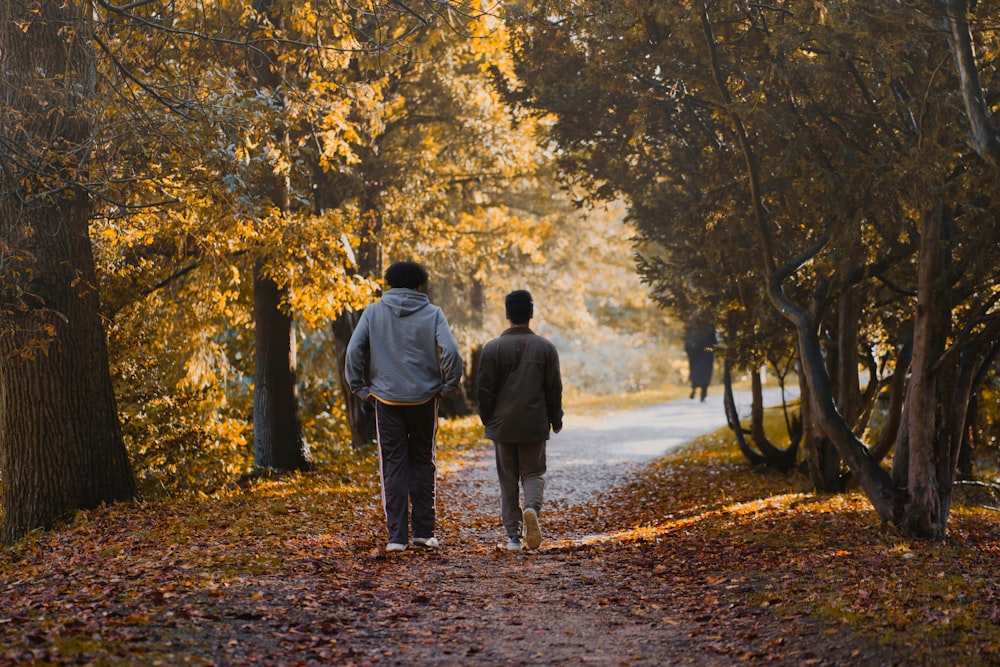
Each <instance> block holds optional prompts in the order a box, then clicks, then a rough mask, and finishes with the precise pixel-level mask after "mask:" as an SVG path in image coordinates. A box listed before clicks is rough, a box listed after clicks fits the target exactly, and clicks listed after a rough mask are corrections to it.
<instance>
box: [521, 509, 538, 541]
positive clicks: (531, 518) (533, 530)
mask: <svg viewBox="0 0 1000 667" xmlns="http://www.w3.org/2000/svg"><path fill="white" fill-rule="evenodd" d="M524 541H525V542H526V543H527V544H528V548H529V549H537V548H538V546H539V545H540V544H541V543H542V529H541V528H540V527H539V526H538V512H536V511H535V509H534V508H533V507H527V508H525V510H524Z"/></svg>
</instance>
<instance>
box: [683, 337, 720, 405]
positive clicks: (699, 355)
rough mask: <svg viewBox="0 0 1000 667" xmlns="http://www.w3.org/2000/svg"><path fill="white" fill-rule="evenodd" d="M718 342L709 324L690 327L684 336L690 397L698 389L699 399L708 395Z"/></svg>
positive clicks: (703, 398)
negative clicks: (699, 392)
mask: <svg viewBox="0 0 1000 667" xmlns="http://www.w3.org/2000/svg"><path fill="white" fill-rule="evenodd" d="M718 342H719V339H718V338H717V337H716V335H715V328H714V327H711V326H701V327H698V326H695V327H692V328H691V329H690V330H689V331H688V334H687V336H686V337H685V338H684V351H685V352H687V357H688V366H689V367H690V372H689V375H690V380H691V398H694V395H695V393H696V392H697V391H698V390H699V389H700V390H701V400H703V401H704V400H705V397H706V396H708V385H709V384H711V383H712V370H713V369H714V367H715V352H714V348H715V346H716V345H717V344H718Z"/></svg>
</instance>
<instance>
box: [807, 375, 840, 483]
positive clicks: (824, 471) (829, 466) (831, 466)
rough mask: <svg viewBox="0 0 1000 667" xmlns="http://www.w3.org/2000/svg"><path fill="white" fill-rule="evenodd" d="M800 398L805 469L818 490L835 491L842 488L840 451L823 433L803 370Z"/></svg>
mask: <svg viewBox="0 0 1000 667" xmlns="http://www.w3.org/2000/svg"><path fill="white" fill-rule="evenodd" d="M799 396H800V398H799V400H800V402H801V404H802V443H803V448H804V450H805V456H806V470H808V471H809V481H810V482H812V484H813V486H815V487H816V490H817V491H821V492H823V493H836V492H838V491H842V490H843V486H844V483H843V480H842V479H841V475H840V462H841V459H840V454H838V453H837V449H836V448H835V447H834V446H833V443H831V442H830V439H829V438H827V437H826V436H824V435H823V429H822V428H820V425H819V423H818V421H817V419H816V413H817V408H816V404H815V403H814V402H813V396H812V391H811V390H810V389H809V381H808V379H807V378H806V376H805V373H800V374H799Z"/></svg>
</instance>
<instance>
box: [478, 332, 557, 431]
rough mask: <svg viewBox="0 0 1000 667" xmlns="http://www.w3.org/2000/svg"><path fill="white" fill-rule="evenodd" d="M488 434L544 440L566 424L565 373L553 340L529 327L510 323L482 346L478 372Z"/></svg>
mask: <svg viewBox="0 0 1000 667" xmlns="http://www.w3.org/2000/svg"><path fill="white" fill-rule="evenodd" d="M477 386H478V398H479V417H480V419H481V420H482V422H483V424H485V425H486V437H487V438H489V439H491V440H496V441H499V442H542V441H544V440H547V439H548V437H549V428H550V427H551V428H553V429H554V430H557V431H558V430H560V429H561V428H562V418H563V409H562V377H561V376H560V373H559V353H558V352H556V348H555V345H553V344H552V343H550V342H549V341H548V340H546V339H545V338H542V337H541V336H539V335H537V334H535V333H534V332H533V331H532V330H531V329H529V328H528V327H511V328H510V329H507V330H506V331H504V332H503V333H502V334H501V335H500V336H499V337H498V338H494V339H493V340H491V341H490V342H488V343H487V344H486V345H485V346H483V351H482V355H481V357H480V361H479V375H478V376H477Z"/></svg>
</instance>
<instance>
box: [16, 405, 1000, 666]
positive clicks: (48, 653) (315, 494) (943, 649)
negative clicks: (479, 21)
mask: <svg viewBox="0 0 1000 667" xmlns="http://www.w3.org/2000/svg"><path fill="white" fill-rule="evenodd" d="M449 428H450V429H452V442H451V444H449V445H448V446H447V447H443V448H442V449H443V451H442V452H441V456H442V466H441V475H440V487H439V493H440V496H439V501H438V505H439V524H440V531H439V536H440V537H441V538H442V543H443V544H444V547H443V548H442V549H440V550H436V551H423V550H417V549H410V550H408V551H406V552H404V553H401V554H385V553H384V551H383V547H384V539H385V535H384V529H383V517H382V515H381V510H380V507H379V489H378V478H377V475H376V473H375V467H374V465H375V457H374V452H372V451H358V452H354V453H352V454H349V455H345V457H344V460H342V461H340V462H339V465H338V467H337V469H335V470H334V469H329V470H322V471H319V472H316V473H309V474H302V475H294V476H289V477H285V478H279V479H273V480H265V481H262V482H260V483H258V484H257V485H255V486H253V487H251V488H249V489H242V490H240V489H234V490H233V491H232V492H229V493H227V494H221V495H219V496H218V497H214V498H204V499H197V500H183V501H180V500H175V501H170V502H156V503H152V502H150V503H139V504H133V505H116V506H113V507H108V508H102V509H99V510H95V511H92V512H86V513H80V514H78V515H77V517H76V519H75V520H74V521H73V522H72V523H71V524H69V525H67V526H65V527H62V528H60V529H58V530H53V531H49V532H38V533H34V534H32V535H30V536H29V537H28V538H27V539H25V540H23V541H22V542H20V543H18V544H17V545H15V546H13V547H10V548H7V549H5V550H3V551H2V552H0V599H2V601H3V605H2V607H0V662H3V663H4V664H30V663H36V664H80V663H83V664H88V663H89V664H116V663H122V664H171V665H173V664H188V665H202V664H203V665H258V664H282V665H313V664H340V665H395V664H444V665H450V664H454V665H464V664H470V663H475V664H495V665H501V664H503V665H517V664H525V665H530V664H539V665H541V664H546V665H548V664H557V665H558V664H565V665H574V664H581V663H589V664H601V665H646V664H648V665H653V664H656V665H660V664H696V665H731V664H734V663H735V664H739V663H743V664H761V663H766V664H774V665H839V664H852V665H883V664H929V665H935V664H940V665H951V664H965V665H986V664H996V663H997V662H998V661H1000V584H998V583H997V581H996V572H997V565H998V546H997V545H998V544H1000V540H998V538H1000V523H998V520H997V515H996V513H994V512H991V511H987V510H981V509H975V508H966V507H958V508H956V509H955V512H954V515H953V524H952V528H951V536H950V539H949V540H948V542H947V543H946V544H940V543H935V542H922V541H914V540H910V539H907V538H904V537H902V536H900V535H898V534H897V533H895V531H893V530H892V529H889V528H886V527H883V526H881V525H879V523H878V521H877V519H876V517H875V515H874V513H873V512H872V511H871V509H870V508H869V506H868V505H867V503H866V502H865V501H864V500H863V498H862V497H860V496H859V495H857V494H850V493H849V494H845V495H837V496H820V495H816V494H814V493H812V492H811V491H810V490H809V489H808V488H807V484H806V480H805V479H804V478H802V477H800V476H798V475H796V474H791V475H784V474H778V473H774V472H769V471H766V470H760V469H754V468H751V467H749V466H748V465H746V464H745V463H744V462H743V461H742V460H741V459H740V458H739V456H738V454H737V453H735V452H734V450H733V447H732V445H730V444H728V443H727V442H725V441H724V439H722V438H720V437H708V438H704V439H702V440H699V441H698V442H696V443H693V444H692V445H690V446H688V447H686V448H685V449H683V450H682V451H679V452H677V453H676V454H674V455H671V456H670V457H668V458H665V459H663V460H661V461H660V462H659V463H658V464H657V465H655V466H652V467H650V468H649V469H648V470H647V471H646V472H644V473H643V474H641V475H639V476H637V477H636V479H635V481H634V482H633V483H631V484H630V485H629V486H627V487H624V488H618V489H609V490H608V491H607V492H606V493H604V494H602V495H600V496H598V497H595V498H594V499H593V501H592V502H590V503H588V504H586V505H579V506H568V505H566V504H565V503H561V502H560V501H559V499H557V498H553V499H551V502H550V503H549V505H548V506H547V508H546V510H545V512H543V515H542V520H543V529H544V531H545V542H544V544H543V547H544V548H543V549H541V550H539V551H538V552H524V553H509V552H506V551H505V550H501V549H498V548H497V542H498V540H499V538H500V530H499V516H498V514H499V512H498V508H497V502H498V501H497V496H496V489H495V488H492V487H484V486H482V485H480V486H473V485H471V484H470V483H469V482H468V481H467V480H466V479H465V478H463V475H462V470H463V466H464V465H467V464H468V463H469V462H470V461H479V462H480V463H481V462H482V460H483V458H484V457H485V458H489V457H490V456H491V452H490V450H489V448H488V446H486V445H485V444H483V443H480V442H475V439H474V438H473V437H470V433H472V432H474V430H475V429H471V428H469V427H468V425H467V424H465V425H462V424H461V423H456V424H452V425H449ZM443 430H445V431H446V430H447V429H443ZM550 474H551V475H558V474H560V471H558V470H553V471H550Z"/></svg>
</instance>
